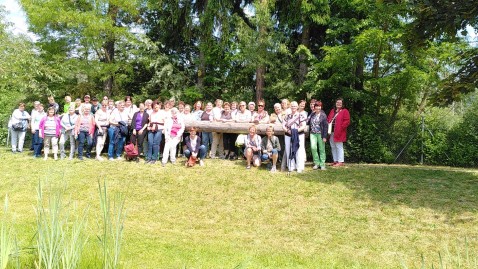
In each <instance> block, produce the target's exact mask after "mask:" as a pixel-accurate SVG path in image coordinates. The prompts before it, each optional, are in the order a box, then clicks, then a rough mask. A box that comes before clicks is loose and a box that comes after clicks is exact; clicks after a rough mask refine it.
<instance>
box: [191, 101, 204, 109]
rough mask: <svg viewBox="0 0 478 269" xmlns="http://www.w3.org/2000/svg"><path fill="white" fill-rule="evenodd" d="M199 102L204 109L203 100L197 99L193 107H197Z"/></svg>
mask: <svg viewBox="0 0 478 269" xmlns="http://www.w3.org/2000/svg"><path fill="white" fill-rule="evenodd" d="M198 103H199V104H201V107H200V109H201V110H202V109H203V106H204V103H203V102H201V101H199V100H197V101H196V103H194V105H193V109H196V106H197V105H198Z"/></svg>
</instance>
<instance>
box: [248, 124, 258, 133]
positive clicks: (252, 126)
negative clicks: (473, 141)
mask: <svg viewBox="0 0 478 269" xmlns="http://www.w3.org/2000/svg"><path fill="white" fill-rule="evenodd" d="M251 129H254V132H255V131H257V128H256V125H255V124H253V125H251V126H249V131H250V130H251Z"/></svg>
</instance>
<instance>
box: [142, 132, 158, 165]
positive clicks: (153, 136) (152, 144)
mask: <svg viewBox="0 0 478 269" xmlns="http://www.w3.org/2000/svg"><path fill="white" fill-rule="evenodd" d="M161 134H162V131H161V130H160V131H157V132H148V154H147V155H146V160H147V161H156V160H158V157H159V145H160V144H161Z"/></svg>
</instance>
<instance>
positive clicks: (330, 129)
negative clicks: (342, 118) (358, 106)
mask: <svg viewBox="0 0 478 269" xmlns="http://www.w3.org/2000/svg"><path fill="white" fill-rule="evenodd" d="M339 113H340V111H339V112H337V113H335V115H334V118H333V119H332V120H331V121H330V122H329V126H328V127H327V133H328V134H329V135H331V134H332V123H333V122H334V120H335V118H337V115H339Z"/></svg>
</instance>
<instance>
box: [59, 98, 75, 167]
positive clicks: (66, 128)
mask: <svg viewBox="0 0 478 269" xmlns="http://www.w3.org/2000/svg"><path fill="white" fill-rule="evenodd" d="M77 118H78V115H76V113H75V106H73V105H72V106H69V107H68V114H66V115H63V117H62V118H61V121H60V124H61V136H60V158H61V159H62V160H63V159H65V157H66V154H65V143H66V141H67V140H69V141H70V160H73V155H75V144H76V140H75V130H74V129H75V124H76V120H77Z"/></svg>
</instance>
